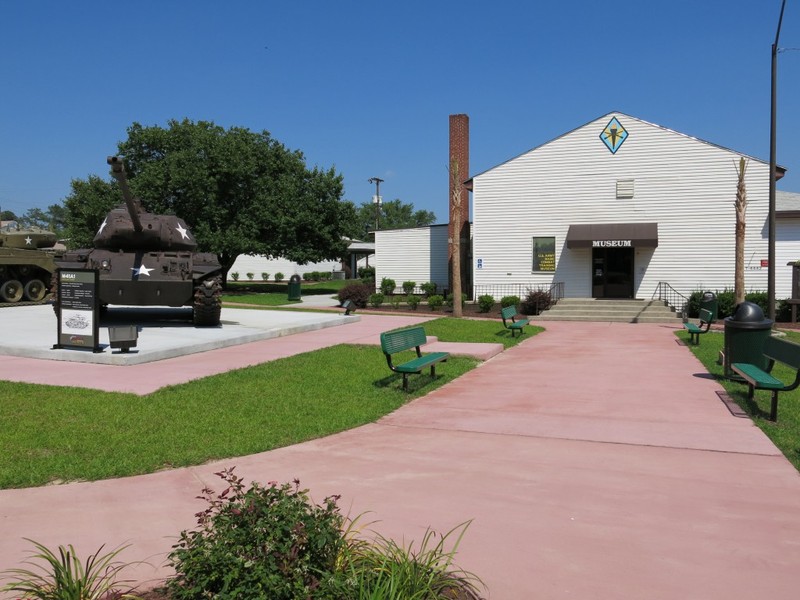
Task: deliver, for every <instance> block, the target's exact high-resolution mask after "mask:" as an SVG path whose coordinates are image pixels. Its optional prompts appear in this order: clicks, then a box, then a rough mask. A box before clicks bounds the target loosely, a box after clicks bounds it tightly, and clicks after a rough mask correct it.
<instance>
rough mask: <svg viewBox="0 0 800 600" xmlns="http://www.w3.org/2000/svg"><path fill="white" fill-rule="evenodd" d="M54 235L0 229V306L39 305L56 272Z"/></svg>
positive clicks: (15, 228) (33, 230)
mask: <svg viewBox="0 0 800 600" xmlns="http://www.w3.org/2000/svg"><path fill="white" fill-rule="evenodd" d="M55 245H56V234H55V233H53V232H52V231H47V230H44V229H41V228H39V227H19V226H18V225H17V224H16V223H10V224H7V225H5V226H4V227H2V228H1V229H0V303H3V304H6V303H18V302H20V301H23V302H26V301H27V302H42V301H43V300H44V299H45V297H46V296H47V291H48V287H49V284H50V279H51V277H52V275H53V272H54V271H55V270H56V263H55V259H56V258H57V257H58V253H57V252H56V251H55V250H54V249H53V246H55Z"/></svg>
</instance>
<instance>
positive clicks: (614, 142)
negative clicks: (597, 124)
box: [600, 117, 628, 154]
mask: <svg viewBox="0 0 800 600" xmlns="http://www.w3.org/2000/svg"><path fill="white" fill-rule="evenodd" d="M600 139H601V140H603V143H604V144H605V145H606V148H608V149H609V150H611V154H616V153H617V150H619V148H620V146H622V144H623V142H624V141H625V140H627V139H628V131H627V130H626V129H625V128H624V127H623V126H622V123H620V122H619V121H618V120H617V117H614V118H613V119H611V120H610V121H609V122H608V125H606V127H605V129H603V132H602V133H601V134H600Z"/></svg>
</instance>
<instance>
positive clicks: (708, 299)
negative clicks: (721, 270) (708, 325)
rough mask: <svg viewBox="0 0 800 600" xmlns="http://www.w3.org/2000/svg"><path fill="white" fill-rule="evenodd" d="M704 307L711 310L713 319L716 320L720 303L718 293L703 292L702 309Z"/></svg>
mask: <svg viewBox="0 0 800 600" xmlns="http://www.w3.org/2000/svg"><path fill="white" fill-rule="evenodd" d="M704 308H705V309H706V310H707V311H710V312H711V319H712V320H714V321H716V320H717V316H718V313H717V310H718V308H719V303H718V302H717V295H716V294H715V293H714V292H703V296H702V298H700V310H703V309H704Z"/></svg>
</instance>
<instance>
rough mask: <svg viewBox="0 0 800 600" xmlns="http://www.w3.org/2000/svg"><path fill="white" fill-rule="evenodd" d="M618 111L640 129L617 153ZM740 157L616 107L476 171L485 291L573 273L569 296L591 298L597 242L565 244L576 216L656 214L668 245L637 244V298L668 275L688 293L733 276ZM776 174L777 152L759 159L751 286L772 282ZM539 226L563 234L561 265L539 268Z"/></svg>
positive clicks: (750, 229) (748, 251)
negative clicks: (621, 193) (621, 184)
mask: <svg viewBox="0 0 800 600" xmlns="http://www.w3.org/2000/svg"><path fill="white" fill-rule="evenodd" d="M613 116H616V117H617V118H618V119H619V121H620V122H621V123H622V125H623V126H624V127H625V129H626V130H627V131H628V134H629V135H628V138H627V139H626V140H625V142H624V143H623V144H622V146H621V147H620V148H619V149H618V151H617V152H616V154H612V153H611V152H610V151H609V150H608V149H607V148H606V147H605V146H604V144H603V143H602V141H601V140H600V137H599V136H600V133H601V132H602V130H603V128H604V127H605V126H606V124H607V123H608V122H609V121H610V119H611V118H612V117H613ZM739 157H740V155H739V154H738V153H736V152H733V151H731V150H727V149H724V148H721V147H718V146H715V145H713V144H709V143H707V142H703V141H700V140H697V139H695V138H691V137H689V136H686V135H683V134H680V133H677V132H674V131H670V130H668V129H664V128H662V127H659V126H656V125H653V124H650V123H646V122H644V121H641V120H638V119H635V118H633V117H629V116H626V115H623V114H609V115H605V116H603V117H601V118H599V119H597V120H595V121H592V122H591V123H589V124H587V125H585V126H583V127H581V128H578V129H576V130H574V131H572V132H570V133H568V134H566V135H564V136H562V137H560V138H558V139H556V140H553V141H552V142H549V143H547V144H545V145H543V146H540V147H538V148H535V149H533V150H531V151H529V152H527V153H524V154H522V155H521V156H518V157H516V158H514V159H512V160H509V161H507V162H505V163H503V164H501V165H498V166H497V167H495V168H493V169H490V170H489V171H486V172H484V173H481V174H479V175H477V176H475V177H474V178H473V223H474V226H473V227H474V230H473V243H474V246H473V261H474V262H473V267H474V282H475V286H476V290H477V291H478V293H480V290H481V289H482V288H484V287H492V286H500V285H503V284H518V285H529V286H540V285H548V284H550V283H552V282H564V283H565V284H566V285H565V290H564V292H565V295H566V296H567V297H589V296H591V249H568V248H567V247H566V236H567V231H568V229H569V226H570V225H572V224H584V223H646V222H655V223H658V238H659V242H658V247H657V248H636V249H635V258H634V295H635V297H637V298H650V297H652V295H653V293H654V292H655V290H656V287H657V285H658V283H659V282H661V281H664V282H667V283H669V284H670V285H672V286H673V287H674V288H675V289H677V290H678V291H680V292H681V293H683V294H684V295H687V296H688V295H689V294H690V293H691V292H692V291H695V290H704V289H711V290H721V289H724V288H726V287H727V288H731V287H733V281H734V246H735V219H736V217H735V212H734V208H733V202H734V200H735V194H736V183H737V165H738V159H739ZM768 173H769V166H768V165H767V164H766V163H764V162H763V161H759V160H756V159H748V165H747V175H746V186H747V195H748V207H747V230H746V242H745V257H746V258H745V263H746V265H747V271H746V274H745V285H746V287H747V289H759V290H766V287H767V268H766V267H762V266H761V261H762V259H763V260H766V258H767V254H768V247H767V230H766V227H767V211H768V177H769V176H768ZM624 179H631V180H633V181H634V197H633V198H630V199H617V197H616V183H617V180H624ZM534 236H554V237H555V238H556V271H555V273H536V272H533V271H532V238H533V237H534ZM798 249H800V248H798ZM479 259H480V260H481V266H480V268H478V266H477V261H478V260H479ZM778 264H779V265H780V261H778ZM784 264H785V262H784ZM784 269H786V270H787V271H791V269H788V268H787V267H784ZM780 272H781V270H780V268H776V273H780ZM788 280H789V283H790V282H791V273H790V272H789V273H788ZM780 281H781V284H780V286H779V285H778V276H777V275H776V295H777V296H778V297H779V298H780V297H783V296H785V295H787V294H788V292H789V287H788V286H786V285H784V280H783V279H781V280H780ZM782 295H783V296H782Z"/></svg>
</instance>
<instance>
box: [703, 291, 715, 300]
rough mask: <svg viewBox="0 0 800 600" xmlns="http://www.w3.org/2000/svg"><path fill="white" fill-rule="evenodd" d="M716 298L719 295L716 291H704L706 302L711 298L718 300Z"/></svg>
mask: <svg viewBox="0 0 800 600" xmlns="http://www.w3.org/2000/svg"><path fill="white" fill-rule="evenodd" d="M716 299H717V295H716V294H715V293H714V292H704V293H703V300H704V301H706V302H707V301H709V300H716Z"/></svg>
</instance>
